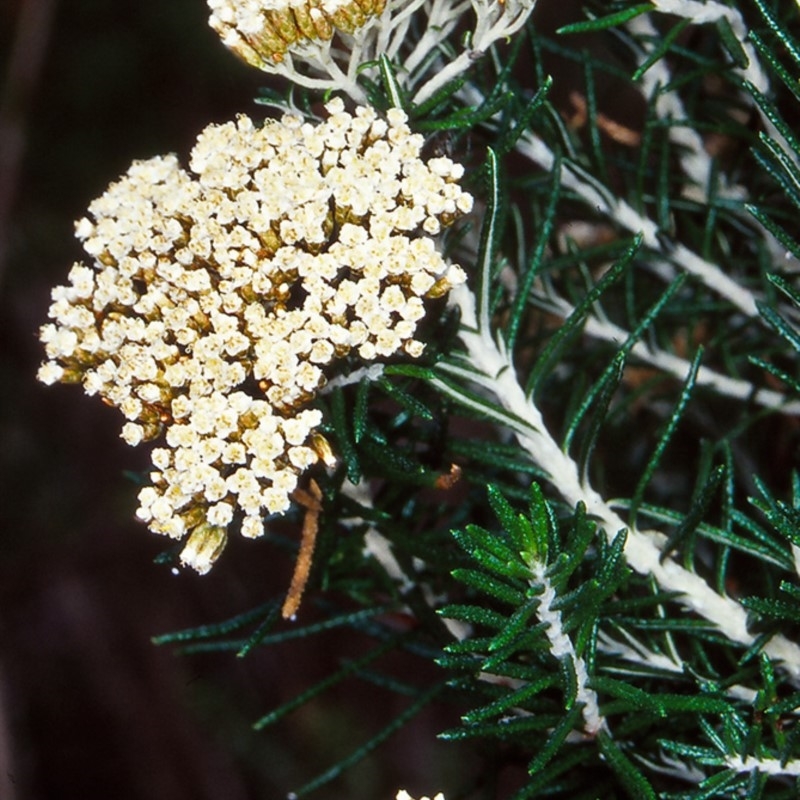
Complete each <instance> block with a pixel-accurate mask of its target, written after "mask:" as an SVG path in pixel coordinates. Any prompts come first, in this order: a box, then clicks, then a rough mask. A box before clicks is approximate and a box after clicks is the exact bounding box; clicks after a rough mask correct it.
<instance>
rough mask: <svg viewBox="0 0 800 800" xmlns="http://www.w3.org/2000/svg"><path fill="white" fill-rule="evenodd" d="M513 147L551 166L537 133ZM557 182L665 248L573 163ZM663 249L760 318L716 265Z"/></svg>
mask: <svg viewBox="0 0 800 800" xmlns="http://www.w3.org/2000/svg"><path fill="white" fill-rule="evenodd" d="M516 149H517V151H518V152H520V153H521V154H522V155H524V156H525V157H526V158H528V159H529V160H531V161H533V162H534V163H535V164H538V165H539V166H540V167H542V169H544V170H545V171H550V170H551V169H552V168H553V164H554V163H555V156H554V155H553V152H552V151H551V150H550V148H549V147H548V146H547V145H546V144H545V143H544V142H543V141H542V140H541V139H539V137H538V136H535V135H534V134H532V133H526V134H525V135H523V136H522V137H520V139H519V140H518V141H517V145H516ZM561 182H562V185H563V186H565V187H566V188H568V189H571V190H572V191H574V192H575V193H576V194H578V195H579V196H580V197H581V198H583V200H584V202H586V203H587V204H588V205H589V206H591V207H592V208H595V209H596V210H597V211H598V212H600V213H601V214H605V215H606V216H608V217H611V219H613V220H614V221H615V222H616V223H617V224H619V225H620V226H622V227H623V228H625V229H626V230H627V231H630V232H631V233H634V234H637V233H641V234H642V240H643V243H644V244H645V246H647V247H650V248H652V249H653V250H656V251H658V252H662V251H663V250H664V249H665V248H664V245H663V244H662V242H663V241H664V240H665V238H666V237H665V236H664V235H663V234H661V232H660V231H659V229H658V225H656V223H655V222H653V220H651V219H649V218H647V217H645V216H642V215H641V214H639V212H637V211H636V210H635V209H634V208H633V207H632V206H629V205H628V204H627V203H626V202H625V201H624V200H621V199H619V198H618V197H614V196H613V195H612V194H611V192H609V191H608V190H607V189H606V188H605V187H604V186H602V185H601V184H598V183H597V182H596V181H594V180H592V179H591V178H590V176H588V175H586V174H582V173H581V171H580V170H578V168H577V167H576V165H574V164H569V163H564V165H563V169H562V172H561ZM667 249H668V251H669V252H668V257H669V260H670V261H671V262H672V263H674V264H675V265H676V266H677V267H679V268H681V269H684V270H685V271H686V272H688V273H690V274H692V275H694V276H696V277H697V278H699V279H700V280H701V281H702V282H703V283H704V284H705V285H706V286H707V287H708V288H709V289H711V291H713V292H716V294H718V295H720V297H724V298H725V299H726V300H728V301H729V302H730V303H732V304H733V305H734V306H736V307H737V308H738V309H739V310H741V311H742V312H744V313H745V314H746V315H747V316H748V317H753V318H755V319H760V316H759V313H758V308H757V307H756V299H755V297H754V296H753V294H752V292H750V291H748V290H747V289H745V288H743V287H742V286H740V285H739V284H738V283H736V281H734V280H733V279H732V278H729V277H728V276H727V275H726V274H725V273H724V272H722V270H721V269H720V268H719V267H718V266H717V265H716V264H712V263H711V262H709V261H706V260H705V259H703V258H701V257H700V256H698V255H697V254H696V253H693V252H692V251H691V250H689V248H688V247H686V246H684V245H682V244H680V243H677V242H671V243H669V245H668V248H667Z"/></svg>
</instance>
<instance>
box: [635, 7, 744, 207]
mask: <svg viewBox="0 0 800 800" xmlns="http://www.w3.org/2000/svg"><path fill="white" fill-rule="evenodd" d="M628 29H629V30H630V32H631V33H632V34H633V35H634V36H635V37H636V41H637V42H638V44H639V45H640V46H641V47H642V48H643V49H642V51H641V52H639V53H638V54H637V60H638V62H639V64H640V65H641V64H642V63H644V61H645V59H646V57H647V56H649V55H650V54H651V53H652V51H653V50H654V49H655V48H654V47H653V45H652V44H647V42H648V40H649V41H651V42H656V41H658V40H659V37H660V34H659V32H658V31H657V30H656V29H655V27H654V26H653V23H652V21H651V19H650V15H649V14H642V15H641V16H638V17H635V18H634V19H632V20H631V21H630V22H629V23H628ZM671 81H672V74H671V73H670V69H669V65H668V63H667V59H666V58H660V59H658V61H656V62H655V63H654V64H652V65H651V66H650V68H649V69H648V70H647V71H646V72H645V73H644V75H642V77H641V81H640V82H641V89H642V93H643V94H644V96H645V97H651V96H654V97H655V111H656V114H658V116H659V118H660V119H666V120H670V121H672V122H676V123H678V124H671V125H670V126H669V129H668V135H669V138H670V141H672V142H674V143H675V144H676V145H678V159H679V161H680V164H681V167H682V168H683V171H684V172H685V173H686V176H687V177H688V178H689V179H690V180H691V181H692V182H693V184H694V185H693V186H687V189H686V194H688V195H690V196H694V197H695V199H697V200H699V201H700V202H702V201H704V200H707V199H708V192H707V184H708V177H709V174H710V173H711V165H712V159H711V156H710V155H709V154H708V151H707V150H706V148H705V144H704V142H703V138H702V136H700V134H699V133H698V132H697V131H696V130H695V129H694V128H691V127H689V125H681V124H680V123H681V122H682V121H683V120H685V119H686V118H687V116H686V111H685V109H684V107H683V103H682V102H681V98H680V96H679V94H678V93H677V92H676V91H675V90H672V91H663V90H662V88H661V87H664V86H668V85H669V84H670V82H671ZM721 184H722V185H721V186H720V187H719V190H718V192H717V194H718V195H719V196H721V197H728V198H733V199H736V200H742V199H744V198H745V197H746V196H747V193H746V191H745V190H744V188H743V187H741V186H729V185H728V184H727V182H726V181H725V177H724V176H721Z"/></svg>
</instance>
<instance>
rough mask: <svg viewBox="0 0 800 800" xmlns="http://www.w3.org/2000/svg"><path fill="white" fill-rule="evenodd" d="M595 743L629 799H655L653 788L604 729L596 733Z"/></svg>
mask: <svg viewBox="0 0 800 800" xmlns="http://www.w3.org/2000/svg"><path fill="white" fill-rule="evenodd" d="M597 744H598V746H599V748H600V752H601V753H602V754H603V757H604V758H605V760H606V763H607V764H608V766H609V767H611V769H612V770H613V772H614V774H615V775H616V776H617V777H618V778H619V780H620V781H621V783H622V788H623V790H624V791H625V793H626V794H627V795H628V797H630V798H631V800H657V795H656V793H655V790H654V789H653V787H652V786H651V785H650V783H649V782H648V780H647V779H646V778H645V777H644V775H642V773H641V772H639V770H638V769H637V768H636V767H635V766H634V765H633V763H632V762H631V761H630V760H629V759H628V757H627V756H626V755H625V754H624V753H623V752H622V750H621V749H620V747H619V745H618V744H617V743H616V742H615V741H614V740H613V739H612V738H611V736H610V735H609V734H608V733H606V732H605V731H600V732H599V733H598V734H597Z"/></svg>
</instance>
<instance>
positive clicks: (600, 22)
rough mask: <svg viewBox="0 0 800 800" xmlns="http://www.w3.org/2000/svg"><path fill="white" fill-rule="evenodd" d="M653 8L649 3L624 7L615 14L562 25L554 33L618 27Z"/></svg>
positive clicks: (582, 31)
mask: <svg viewBox="0 0 800 800" xmlns="http://www.w3.org/2000/svg"><path fill="white" fill-rule="evenodd" d="M652 10H653V5H652V4H651V3H642V4H640V5H638V6H633V7H632V8H626V9H625V10H623V11H617V12H616V13H615V14H608V15H607V16H605V17H597V18H596V19H590V20H585V21H584V22H573V23H572V24H571V25H564V26H562V27H561V28H559V29H558V30H556V33H558V34H560V35H564V34H570V33H590V32H593V31H604V30H606V29H607V28H618V27H619V26H620V25H624V24H625V23H626V22H630V21H631V20H632V19H635V18H636V17H639V16H641V15H642V14H646V13H647V12H648V11H652Z"/></svg>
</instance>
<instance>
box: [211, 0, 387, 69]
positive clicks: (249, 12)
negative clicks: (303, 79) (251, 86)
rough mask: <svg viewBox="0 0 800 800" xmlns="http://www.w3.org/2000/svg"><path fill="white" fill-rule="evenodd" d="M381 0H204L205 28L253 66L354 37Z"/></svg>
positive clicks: (383, 1) (379, 7) (380, 7)
mask: <svg viewBox="0 0 800 800" xmlns="http://www.w3.org/2000/svg"><path fill="white" fill-rule="evenodd" d="M385 5H386V0H208V7H209V8H210V9H211V16H210V17H209V25H210V26H211V27H212V28H213V29H214V30H215V31H216V32H217V33H218V34H219V36H220V38H221V39H222V42H223V44H225V46H226V47H228V48H229V49H230V50H232V51H233V52H234V53H236V54H237V55H238V56H239V57H240V58H242V59H243V60H244V61H246V62H247V63H248V64H251V65H252V66H254V67H258V68H259V69H263V68H264V67H265V66H266V67H269V66H271V65H272V64H277V63H280V62H281V61H283V57H284V54H285V53H286V52H287V51H288V50H290V49H297V47H302V45H303V44H306V43H308V42H324V41H328V40H330V39H331V38H332V37H333V35H334V33H335V32H337V31H338V32H341V33H354V32H355V31H356V30H358V29H359V28H362V27H363V26H364V25H365V24H366V23H367V22H368V21H369V20H370V19H371V18H373V17H376V16H378V15H379V14H381V12H382V11H383V9H384V7H385Z"/></svg>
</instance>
